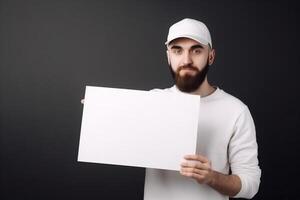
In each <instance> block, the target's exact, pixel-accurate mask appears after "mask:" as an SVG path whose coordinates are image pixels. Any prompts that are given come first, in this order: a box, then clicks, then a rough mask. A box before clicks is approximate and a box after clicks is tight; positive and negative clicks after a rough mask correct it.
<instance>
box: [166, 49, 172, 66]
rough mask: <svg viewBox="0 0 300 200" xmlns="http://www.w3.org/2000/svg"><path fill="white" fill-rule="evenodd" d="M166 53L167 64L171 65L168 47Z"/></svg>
mask: <svg viewBox="0 0 300 200" xmlns="http://www.w3.org/2000/svg"><path fill="white" fill-rule="evenodd" d="M166 53H167V59H168V64H169V65H171V62H170V53H169V51H168V49H167V50H166Z"/></svg>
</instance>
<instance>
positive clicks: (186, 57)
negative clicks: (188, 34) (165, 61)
mask: <svg viewBox="0 0 300 200" xmlns="http://www.w3.org/2000/svg"><path fill="white" fill-rule="evenodd" d="M182 56H183V57H182V65H183V66H185V65H190V64H192V63H193V61H192V59H191V55H190V53H189V52H188V51H187V52H185V53H184V54H183V55H182Z"/></svg>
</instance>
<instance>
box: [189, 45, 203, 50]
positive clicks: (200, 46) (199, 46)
mask: <svg viewBox="0 0 300 200" xmlns="http://www.w3.org/2000/svg"><path fill="white" fill-rule="evenodd" d="M198 48H200V49H204V47H203V46H202V45H200V44H196V45H193V46H192V47H191V49H198Z"/></svg>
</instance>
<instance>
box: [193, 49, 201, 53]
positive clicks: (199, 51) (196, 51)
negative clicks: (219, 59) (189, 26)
mask: <svg viewBox="0 0 300 200" xmlns="http://www.w3.org/2000/svg"><path fill="white" fill-rule="evenodd" d="M193 53H194V54H200V53H201V49H200V48H198V49H194V50H193Z"/></svg>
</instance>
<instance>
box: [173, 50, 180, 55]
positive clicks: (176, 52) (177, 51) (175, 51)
mask: <svg viewBox="0 0 300 200" xmlns="http://www.w3.org/2000/svg"><path fill="white" fill-rule="evenodd" d="M172 52H173V53H174V54H178V55H179V54H181V52H182V50H181V49H173V50H172Z"/></svg>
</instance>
